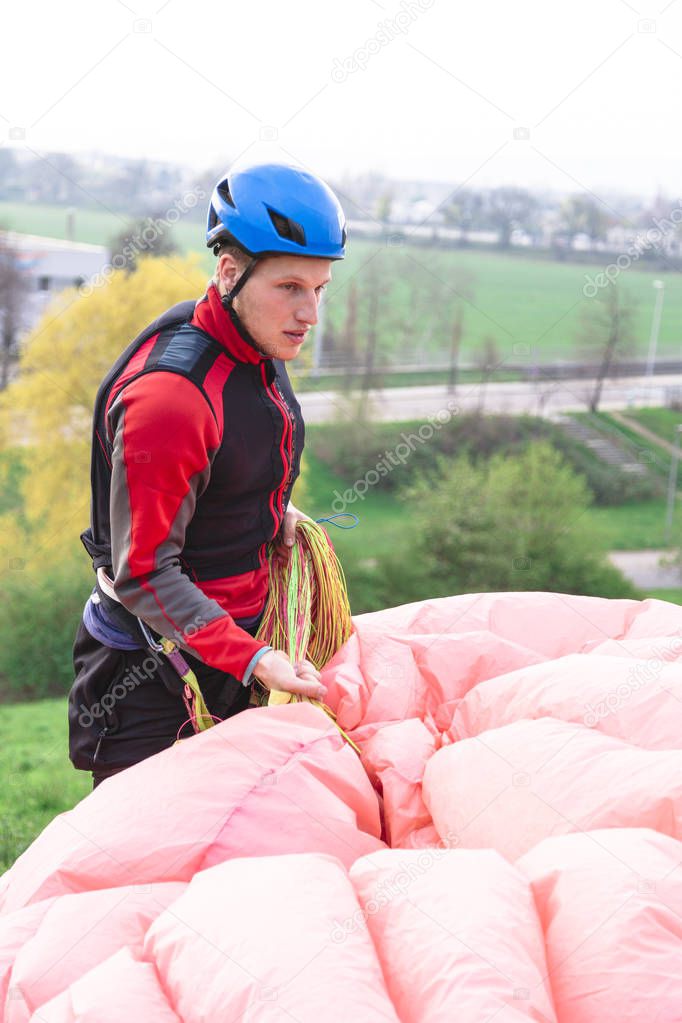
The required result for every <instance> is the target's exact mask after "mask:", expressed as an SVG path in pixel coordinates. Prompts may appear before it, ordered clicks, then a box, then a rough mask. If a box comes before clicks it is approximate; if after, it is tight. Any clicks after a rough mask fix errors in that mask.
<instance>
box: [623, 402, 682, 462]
mask: <svg viewBox="0 0 682 1023" xmlns="http://www.w3.org/2000/svg"><path fill="white" fill-rule="evenodd" d="M625 414H626V415H627V417H628V419H634V420H635V422H637V423H641V425H642V426H645V427H646V428H647V430H651V432H652V433H655V434H657V436H659V437H661V438H662V439H663V440H666V441H668V443H669V444H673V443H674V441H675V428H676V427H677V426H682V412H677V411H676V410H675V409H671V408H641V409H628V410H627V413H625ZM662 453H663V452H662Z"/></svg>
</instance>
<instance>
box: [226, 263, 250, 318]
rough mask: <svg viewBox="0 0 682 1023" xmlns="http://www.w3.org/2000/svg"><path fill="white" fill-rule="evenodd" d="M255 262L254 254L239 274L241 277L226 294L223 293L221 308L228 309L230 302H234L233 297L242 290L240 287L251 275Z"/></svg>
mask: <svg viewBox="0 0 682 1023" xmlns="http://www.w3.org/2000/svg"><path fill="white" fill-rule="evenodd" d="M257 264H258V258H257V257H255V256H254V257H252V258H251V260H250V262H249V264H248V266H247V267H246V270H245V271H244V273H243V274H242V275H241V277H240V278H239V280H238V281H237V283H236V284H235V286H234V288H233V289H232V291H228V293H227V295H223V298H222V303H223V308H224V309H226V310H228V311H229V309H230V307H231V306H232V303H233V302H234V300H235V298H236V297H237V295H238V294H239V292H240V291H241V290H242V288H243V287H244V285H245V284H246V282H247V281H248V279H249V277H250V276H251V274H252V273H253V271H254V270H255V269H256V266H257Z"/></svg>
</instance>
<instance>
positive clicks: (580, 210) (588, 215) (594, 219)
mask: <svg viewBox="0 0 682 1023" xmlns="http://www.w3.org/2000/svg"><path fill="white" fill-rule="evenodd" d="M559 216H560V224H561V227H562V229H563V234H564V235H565V237H566V239H567V241H568V244H569V247H572V246H573V243H574V241H575V238H576V235H578V234H586V235H587V237H588V238H589V239H590V241H591V242H592V243H594V242H596V241H599V240H600V239H602V238H605V237H606V230H607V228H608V226H609V217H608V216H607V215H606V214H605V213H604V211H603V209H602V208H601V206H600V205H599V204H598V203H596V202H595V201H594V199H591V198H590V196H588V195H571V196H569V198H568V199H566V201H565V202H563V203H562V204H561V207H560V211H559Z"/></svg>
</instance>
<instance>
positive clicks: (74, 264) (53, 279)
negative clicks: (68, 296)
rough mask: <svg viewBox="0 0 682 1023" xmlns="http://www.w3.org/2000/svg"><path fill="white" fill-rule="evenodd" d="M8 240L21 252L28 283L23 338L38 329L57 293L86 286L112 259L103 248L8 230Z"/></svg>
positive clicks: (20, 257)
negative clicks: (32, 330) (36, 326)
mask: <svg viewBox="0 0 682 1023" xmlns="http://www.w3.org/2000/svg"><path fill="white" fill-rule="evenodd" d="M6 237H7V241H8V243H9V245H10V246H11V247H12V248H13V249H15V250H16V251H17V252H18V254H19V263H20V266H21V268H22V270H23V271H24V273H25V275H26V277H27V280H28V295H27V301H26V315H25V318H24V322H23V323H22V325H21V333H22V335H23V334H25V333H28V331H30V330H31V329H32V328H33V327H34V326H35V324H36V323H37V322H38V320H39V319H40V317H41V316H42V314H43V312H44V311H45V308H46V306H47V305H48V303H49V302H50V301H51V300H52V299H53V298H54V296H55V295H56V294H57V293H58V292H60V291H63V290H64V288H73V287H80V286H81V285H82V284H87V283H88V282H90V281H91V280H92V278H93V277H95V276H96V275H97V274H99V273H101V271H102V270H103V269H104V267H105V266H106V265H107V263H108V260H109V251H108V249H107V248H106V246H104V245H88V244H86V243H84V242H71V241H63V240H62V239H60V238H43V237H41V236H40V235H35V234H18V233H16V232H14V231H8V232H7V234H6Z"/></svg>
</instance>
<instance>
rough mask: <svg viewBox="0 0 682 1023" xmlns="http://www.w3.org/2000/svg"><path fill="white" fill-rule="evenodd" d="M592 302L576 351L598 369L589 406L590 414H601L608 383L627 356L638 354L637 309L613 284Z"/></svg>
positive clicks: (584, 317)
mask: <svg viewBox="0 0 682 1023" xmlns="http://www.w3.org/2000/svg"><path fill="white" fill-rule="evenodd" d="M588 302H589V305H588V307H587V308H586V309H585V310H584V311H583V314H582V320H581V324H580V327H579V333H578V339H577V344H576V347H577V350H578V355H579V357H580V358H581V360H582V361H585V362H589V363H594V364H595V367H596V369H595V376H594V386H593V387H592V389H591V391H590V393H589V395H588V397H587V404H588V407H589V410H590V412H597V411H598V409H599V402H600V401H601V393H602V388H603V386H604V380H605V379H606V377H608V376H610V375H611V373H612V372H613V370H614V369H615V367H616V365H617V363H618V361H619V360H620V359H621V358H622V357H623V356H624V355H631V354H632V353H633V352H634V350H635V332H634V318H635V307H634V305H633V303H632V302H631V301H630V299H629V298H628V296H627V295H626V294H625V293H624V292H622V291H621V289H619V288H618V285H617V284H609V285H608V286H607V287H606V288H603V289H602V290H601V291H600V292H598V294H597V296H596V297H595V298H593V299H588Z"/></svg>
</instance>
